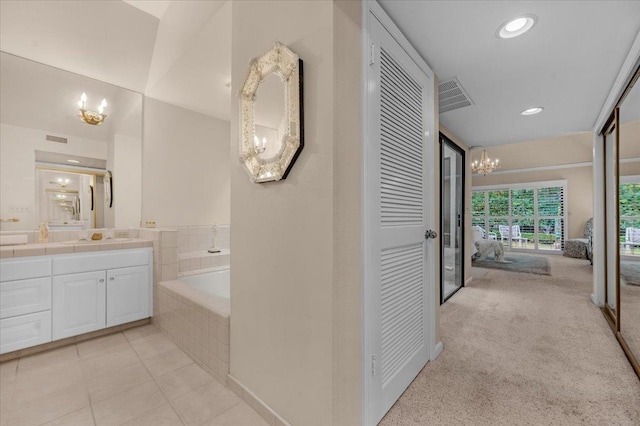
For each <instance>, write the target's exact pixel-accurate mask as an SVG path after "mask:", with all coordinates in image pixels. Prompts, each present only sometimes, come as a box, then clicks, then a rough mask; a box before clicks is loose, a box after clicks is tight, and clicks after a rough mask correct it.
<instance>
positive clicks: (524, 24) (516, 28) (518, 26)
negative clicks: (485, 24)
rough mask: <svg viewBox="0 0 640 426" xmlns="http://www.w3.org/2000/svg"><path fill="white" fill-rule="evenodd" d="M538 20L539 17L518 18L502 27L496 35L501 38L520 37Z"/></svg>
mask: <svg viewBox="0 0 640 426" xmlns="http://www.w3.org/2000/svg"><path fill="white" fill-rule="evenodd" d="M537 19H538V17H537V16H535V15H522V16H518V17H517V18H513V19H511V20H509V21H507V22H505V23H504V24H502V25H500V28H498V31H496V35H497V36H498V37H500V38H513V37H518V36H519V35H522V34H524V33H526V32H527V31H529V30H530V29H531V27H533V25H534V24H535V23H536V20H537Z"/></svg>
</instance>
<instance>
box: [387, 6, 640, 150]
mask: <svg viewBox="0 0 640 426" xmlns="http://www.w3.org/2000/svg"><path fill="white" fill-rule="evenodd" d="M380 3H381V5H382V7H383V8H384V9H385V10H386V12H387V13H388V14H389V15H390V16H391V18H392V19H393V21H394V22H395V23H396V24H397V25H398V26H399V27H400V28H401V30H402V32H403V33H404V35H405V36H406V37H407V38H408V39H409V41H410V42H411V44H412V45H413V46H414V47H415V48H416V50H417V51H418V52H419V53H420V55H421V56H422V57H423V58H424V59H425V60H426V61H427V63H428V64H429V66H430V67H431V68H432V69H433V70H434V72H435V73H436V74H437V75H438V78H439V79H440V80H448V79H450V78H452V77H458V79H459V80H460V82H461V84H462V86H463V87H464V88H465V89H466V91H467V93H468V94H469V96H470V97H471V99H472V100H473V102H474V103H475V105H472V106H469V107H465V108H461V109H457V110H453V111H448V112H445V113H442V114H441V115H440V121H441V122H442V123H443V124H444V125H445V126H446V127H447V128H449V129H450V130H451V131H452V132H454V133H455V134H456V136H458V137H460V138H461V139H462V140H463V141H464V142H465V143H466V144H467V145H469V146H473V145H482V146H491V145H501V144H508V143H513V142H521V141H526V140H535V139H543V138H548V137H555V136H560V135H564V134H574V133H578V132H585V131H591V130H592V129H593V126H594V124H595V121H596V119H597V116H598V114H599V113H600V109H601V108H602V105H603V104H604V102H605V99H606V97H607V95H608V94H609V91H610V90H611V87H612V85H613V82H614V80H615V78H616V76H617V74H618V71H619V70H620V68H621V66H622V63H623V62H624V60H625V58H626V56H627V54H628V52H629V49H630V48H631V45H632V43H633V41H634V39H635V37H636V35H637V34H638V32H639V31H640V19H639V17H640V1H583V2H579V3H578V2H575V1H420V2H418V1H405V0H381V1H380ZM523 14H534V15H536V16H537V17H538V20H537V23H536V25H534V27H533V28H532V29H531V30H530V31H529V32H527V33H525V34H523V35H522V36H520V37H516V38H512V39H506V40H504V39H499V38H498V37H496V35H495V33H496V31H497V29H498V27H499V26H500V25H501V24H503V23H505V22H507V21H509V20H510V19H512V18H514V17H517V16H519V15H523ZM533 106H542V107H544V108H545V109H544V111H543V112H542V113H540V114H538V115H533V116H528V117H525V116H522V115H520V112H521V111H523V110H524V109H526V108H529V107H533Z"/></svg>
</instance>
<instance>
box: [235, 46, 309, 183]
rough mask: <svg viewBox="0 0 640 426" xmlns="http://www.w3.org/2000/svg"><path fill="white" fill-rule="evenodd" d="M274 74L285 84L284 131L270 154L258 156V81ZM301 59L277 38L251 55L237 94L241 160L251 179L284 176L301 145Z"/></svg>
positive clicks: (273, 178)
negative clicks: (264, 49)
mask: <svg viewBox="0 0 640 426" xmlns="http://www.w3.org/2000/svg"><path fill="white" fill-rule="evenodd" d="M271 74H275V75H276V76H278V77H279V78H280V81H281V82H282V83H283V84H284V98H285V99H284V103H285V105H284V114H285V123H286V126H285V128H286V133H285V134H284V135H283V136H282V140H281V144H280V150H279V151H278V153H277V154H275V155H274V156H272V157H270V158H261V157H260V153H259V152H258V151H257V150H256V148H255V145H254V136H255V125H256V123H255V117H254V115H255V105H254V104H255V100H256V93H257V91H258V88H259V87H260V83H262V81H264V79H265V78H267V77H268V76H270V75H271ZM302 86H303V85H302V59H300V58H299V57H298V55H296V54H295V53H293V52H292V51H291V50H290V49H288V48H287V47H286V46H284V45H282V44H281V43H279V42H277V43H276V44H275V46H274V47H273V48H272V49H271V50H269V51H268V52H267V53H265V54H264V55H262V56H260V57H258V58H253V59H252V60H251V62H250V64H249V73H248V75H247V78H246V79H245V81H244V84H243V86H242V89H240V92H239V94H238V97H239V100H240V163H242V164H243V165H244V167H245V169H246V170H247V172H248V173H249V177H250V179H251V182H254V183H263V182H270V181H278V180H282V179H286V177H287V175H288V174H289V172H290V171H291V168H292V167H293V164H294V163H295V161H296V159H297V158H298V155H300V152H301V151H302V148H303V146H304V126H303V102H302Z"/></svg>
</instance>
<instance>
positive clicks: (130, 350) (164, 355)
mask: <svg viewBox="0 0 640 426" xmlns="http://www.w3.org/2000/svg"><path fill="white" fill-rule="evenodd" d="M14 425H16V426H17V425H73V426H84V425H98V426H101V425H138V426H142V425H150V426H161V425H168V426H170V425H208V426H268V424H267V423H266V422H265V421H264V420H263V419H262V418H261V417H260V416H258V414H256V412H255V411H253V410H252V409H251V408H250V407H249V406H248V405H247V404H246V403H245V402H244V401H242V400H241V399H240V398H239V397H238V396H237V395H236V394H235V393H234V392H233V391H231V390H230V389H229V388H227V387H225V386H223V385H222V384H220V383H219V382H218V381H216V380H215V379H213V378H212V377H211V376H209V375H208V374H207V373H206V372H205V371H204V370H203V369H202V368H200V367H199V366H198V365H197V364H195V363H194V362H193V361H192V360H191V358H189V357H188V356H187V355H186V354H185V353H184V352H182V351H181V350H180V349H179V348H178V347H177V346H176V345H175V344H174V343H173V342H171V340H169V338H167V337H166V336H165V335H164V334H162V333H161V332H159V330H158V329H157V328H156V327H155V326H153V325H145V326H142V327H137V328H132V329H130V330H126V331H124V332H120V333H116V334H112V335H109V336H105V337H100V338H96V339H93V340H89V341H86V342H82V343H78V344H74V345H70V346H66V347H64V348H60V349H55V350H51V351H48V352H44V353H41V354H37V355H32V356H29V357H25V358H22V359H19V360H14V361H8V362H4V363H2V364H0V426H14Z"/></svg>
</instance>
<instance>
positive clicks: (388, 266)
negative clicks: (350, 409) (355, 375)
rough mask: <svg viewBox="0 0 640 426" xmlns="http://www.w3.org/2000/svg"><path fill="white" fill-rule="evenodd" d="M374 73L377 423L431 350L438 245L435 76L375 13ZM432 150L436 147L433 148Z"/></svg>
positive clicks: (373, 390)
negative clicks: (429, 235)
mask: <svg viewBox="0 0 640 426" xmlns="http://www.w3.org/2000/svg"><path fill="white" fill-rule="evenodd" d="M370 31H371V42H372V44H373V46H372V49H373V56H372V60H371V61H370V62H373V63H372V64H371V65H370V66H371V68H372V73H371V76H372V77H371V78H370V81H369V90H370V103H369V104H368V105H369V107H370V110H369V123H368V126H369V129H370V133H369V137H368V140H367V142H366V143H367V144H371V145H370V146H369V147H368V148H367V152H368V155H371V156H372V157H369V159H368V162H367V166H368V167H370V168H369V170H368V171H367V176H368V177H369V178H371V179H372V180H373V182H372V184H371V186H370V187H369V188H368V189H369V190H371V193H370V196H371V197H372V200H373V201H372V202H371V204H370V205H369V206H370V207H373V208H372V209H371V210H372V211H370V212H369V220H370V223H371V229H372V230H373V232H372V233H373V234H375V236H374V237H373V238H371V242H372V246H371V247H370V248H369V249H370V251H369V256H371V258H370V260H371V261H370V263H369V265H370V266H371V267H372V268H373V269H374V271H373V272H372V273H371V280H370V282H367V285H368V286H371V288H370V289H369V290H371V294H372V295H373V298H372V300H371V302H370V303H372V305H373V306H372V310H373V311H374V313H373V315H372V318H373V320H374V324H373V327H372V330H373V334H374V336H370V338H371V342H372V347H371V350H372V354H371V374H372V376H373V377H372V378H371V379H372V380H371V383H372V386H371V387H370V388H369V392H370V394H369V395H370V398H371V399H370V400H369V407H370V408H369V409H370V410H371V417H370V419H371V420H372V422H371V424H374V423H377V422H378V421H379V420H380V419H381V418H382V417H383V416H384V414H385V413H386V412H387V410H388V409H389V408H390V407H391V406H392V405H393V403H394V402H395V401H396V400H397V399H398V397H399V396H400V395H401V394H402V392H403V391H404V390H405V389H406V388H407V386H408V385H409V384H410V383H411V381H412V380H413V379H414V378H415V376H416V375H417V374H418V372H419V371H420V370H421V369H422V367H424V365H425V364H426V363H427V361H428V358H429V350H428V342H429V339H428V337H429V336H428V315H427V314H428V309H429V308H428V305H427V303H426V301H427V296H428V295H427V280H428V279H430V280H431V279H433V278H432V277H431V275H432V274H433V271H430V270H427V256H428V255H431V256H433V254H434V250H435V249H436V245H435V244H433V243H430V242H429V241H426V240H425V230H426V229H427V219H428V218H427V207H428V206H427V200H431V198H430V196H431V191H430V189H429V188H431V187H432V182H430V181H429V180H430V179H428V178H427V177H428V176H431V174H430V173H429V171H428V170H427V168H426V160H427V157H426V156H427V137H426V133H427V121H426V117H427V114H432V115H433V109H432V108H428V106H427V100H428V91H430V90H432V87H433V82H432V81H430V80H429V79H428V77H427V76H426V75H425V74H424V72H423V71H422V70H421V69H420V68H419V67H418V66H417V65H416V64H415V63H414V62H413V61H412V60H411V58H410V57H409V56H408V55H407V53H406V52H405V51H404V50H403V49H402V48H401V47H400V45H399V44H398V43H397V42H396V41H395V40H394V39H393V38H392V36H391V35H390V34H389V33H388V32H387V31H386V30H385V29H384V27H383V26H382V25H381V24H380V23H379V22H378V21H377V20H376V19H375V18H374V17H372V19H371V27H370ZM429 155H431V153H430V154H429Z"/></svg>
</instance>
